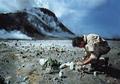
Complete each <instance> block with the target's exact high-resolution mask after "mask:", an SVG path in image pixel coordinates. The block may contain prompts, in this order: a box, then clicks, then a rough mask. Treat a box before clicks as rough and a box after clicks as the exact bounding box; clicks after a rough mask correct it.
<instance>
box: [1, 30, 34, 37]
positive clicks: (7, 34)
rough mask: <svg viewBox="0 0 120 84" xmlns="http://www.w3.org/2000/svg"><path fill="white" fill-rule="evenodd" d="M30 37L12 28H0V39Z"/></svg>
mask: <svg viewBox="0 0 120 84" xmlns="http://www.w3.org/2000/svg"><path fill="white" fill-rule="evenodd" d="M11 38H12V39H32V38H30V37H28V36H26V35H25V34H23V33H22V32H20V31H17V30H14V31H10V32H7V31H5V30H0V39H11Z"/></svg>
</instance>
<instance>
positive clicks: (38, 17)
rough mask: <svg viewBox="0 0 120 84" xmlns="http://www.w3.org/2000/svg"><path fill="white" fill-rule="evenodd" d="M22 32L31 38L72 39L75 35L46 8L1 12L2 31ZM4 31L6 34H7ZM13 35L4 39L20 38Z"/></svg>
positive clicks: (0, 24) (0, 28)
mask: <svg viewBox="0 0 120 84" xmlns="http://www.w3.org/2000/svg"><path fill="white" fill-rule="evenodd" d="M3 30H4V31H5V32H6V33H11V34H12V32H14V33H17V32H20V33H22V34H24V35H26V36H27V37H29V38H31V39H70V38H73V37H74V36H75V34H74V33H73V32H71V31H70V30H69V29H68V28H67V27H66V26H65V25H63V23H62V22H60V21H59V20H58V18H57V17H56V15H55V14H54V13H53V12H52V11H50V10H48V9H46V8H31V9H24V10H21V11H17V12H14V13H1V14H0V31H3ZM6 33H4V34H6ZM18 37H19V36H17V37H16V36H15V35H14V38H13V37H12V36H11V37H10V36H9V37H8V38H7V37H4V35H3V37H2V36H0V38H2V39H19V38H18ZM21 39H22V38H21Z"/></svg>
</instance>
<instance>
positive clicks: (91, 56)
mask: <svg viewBox="0 0 120 84" xmlns="http://www.w3.org/2000/svg"><path fill="white" fill-rule="evenodd" d="M93 59H96V56H95V55H94V53H91V54H90V56H89V58H87V59H85V60H84V61H83V62H82V65H86V64H89V63H90V62H91V61H92V60H93Z"/></svg>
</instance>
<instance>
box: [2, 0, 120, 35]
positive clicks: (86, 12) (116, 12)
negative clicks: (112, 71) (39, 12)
mask: <svg viewBox="0 0 120 84" xmlns="http://www.w3.org/2000/svg"><path fill="white" fill-rule="evenodd" d="M119 3H120V0H0V12H15V11H16V10H21V9H24V8H32V7H44V8H48V9H50V10H51V11H53V12H54V13H55V14H56V16H57V17H58V18H59V20H60V21H61V22H63V24H64V25H65V26H66V27H67V28H68V29H70V30H71V31H72V32H74V33H75V34H76V35H82V34H89V33H97V34H99V35H101V36H103V37H120V33H119V31H120V6H119Z"/></svg>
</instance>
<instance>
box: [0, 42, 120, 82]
mask: <svg viewBox="0 0 120 84" xmlns="http://www.w3.org/2000/svg"><path fill="white" fill-rule="evenodd" d="M109 44H110V47H111V51H110V52H109V53H108V54H107V55H104V57H109V58H110V61H109V64H111V66H110V67H109V68H108V70H107V73H106V74H98V75H97V76H93V74H84V76H83V77H82V78H81V74H80V73H79V72H78V71H74V70H69V69H68V68H66V69H65V70H64V72H65V76H66V77H65V78H59V76H58V73H54V74H46V73H45V71H44V70H42V69H41V65H40V64H39V59H41V58H49V57H51V58H52V59H57V60H58V61H60V62H62V63H64V62H70V61H73V60H76V59H78V58H80V57H82V56H83V55H84V50H83V49H79V48H73V47H72V45H71V41H70V40H45V41H44V40H41V41H39V40H37V41H35V40H33V41H30V40H28V41H27V40H18V41H17V40H1V41H0V75H1V77H3V78H4V79H5V81H6V82H7V83H8V84H119V83H120V41H109Z"/></svg>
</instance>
